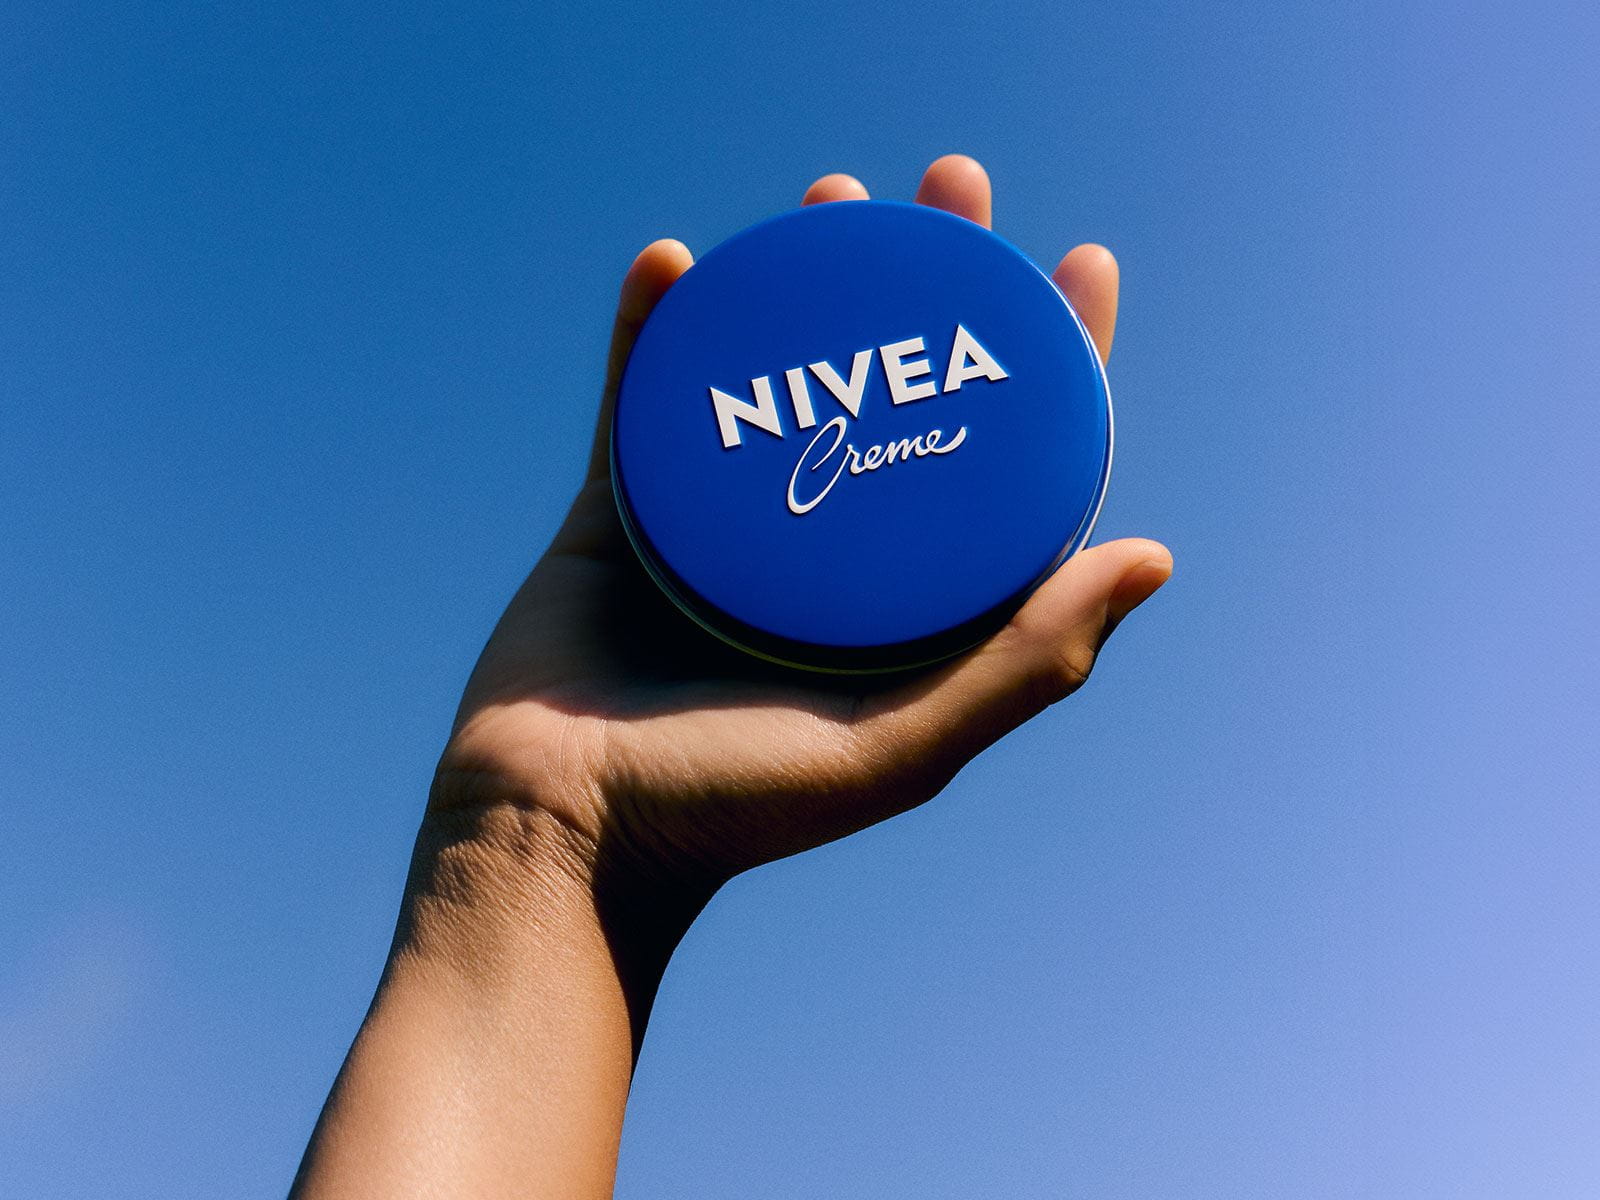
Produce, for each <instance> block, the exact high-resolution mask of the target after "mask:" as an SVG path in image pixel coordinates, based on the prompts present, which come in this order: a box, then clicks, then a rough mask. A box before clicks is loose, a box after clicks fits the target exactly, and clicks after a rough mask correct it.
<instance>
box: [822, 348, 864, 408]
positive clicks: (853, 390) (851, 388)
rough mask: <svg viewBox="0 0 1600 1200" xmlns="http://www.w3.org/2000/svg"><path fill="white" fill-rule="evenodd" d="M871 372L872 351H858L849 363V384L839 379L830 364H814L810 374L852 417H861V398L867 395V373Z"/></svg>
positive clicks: (837, 373)
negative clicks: (818, 380)
mask: <svg viewBox="0 0 1600 1200" xmlns="http://www.w3.org/2000/svg"><path fill="white" fill-rule="evenodd" d="M870 370H872V351H871V350H858V351H856V356H855V358H854V359H852V360H851V363H850V382H849V383H846V382H845V381H844V380H843V379H841V378H839V372H838V371H835V370H834V369H833V364H832V363H830V362H814V363H812V364H811V373H812V374H813V375H815V376H816V377H817V378H818V379H820V380H822V386H823V387H825V388H827V389H828V391H830V392H832V393H833V398H834V399H835V400H837V401H838V402H839V403H840V404H842V405H844V407H845V411H846V412H848V413H849V414H850V415H851V416H852V417H859V416H860V415H861V397H862V396H864V395H866V393H867V372H868V371H870Z"/></svg>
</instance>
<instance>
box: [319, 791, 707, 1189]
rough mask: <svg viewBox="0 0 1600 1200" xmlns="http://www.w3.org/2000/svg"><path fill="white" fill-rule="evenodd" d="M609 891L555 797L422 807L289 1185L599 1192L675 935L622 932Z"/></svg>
mask: <svg viewBox="0 0 1600 1200" xmlns="http://www.w3.org/2000/svg"><path fill="white" fill-rule="evenodd" d="M605 907H606V906H605V904H604V903H603V902H601V901H600V900H598V899H597V889H596V887H595V883H594V853H593V848H592V847H591V846H589V845H588V844H586V842H585V840H584V839H582V838H580V837H577V836H575V835H574V834H573V832H572V831H571V830H570V829H568V828H567V827H565V826H564V825H562V824H561V823H560V822H559V821H557V820H555V819H554V818H552V817H550V816H549V815H548V813H546V812H543V811H542V810H539V809H537V808H528V807H520V806H516V805H494V806H489V807H484V808H466V809H454V810H448V811H445V812H439V813H432V814H430V816H429V818H428V821H427V823H425V825H424V827H423V831H422V833H421V834H420V835H419V838H418V842H417V849H416V854H415V857H414V859H413V862H412V869H411V878H410V881H409V883H408V885H407V889H406V897H405V901H404V905H403V907H402V912H401V918H400V923H399V928H398V930H397V932H396V936H395V942H394V946H393V948H392V950H391V952H390V957H389V962H388V965H387V966H386V968H385V970H384V974H383V978H382V980H381V981H380V983H379V986H378V991H377V995H376V997H375V998H374V1001H373V1004H372V1008H371V1010H370V1011H369V1012H368V1014H367V1018H366V1021H365V1022H364V1023H363V1025H362V1027H361V1031H360V1033H359V1034H358V1035H357V1037H356V1041H355V1044H354V1045H353V1046H352V1048H351V1050H350V1054H349V1057H348V1058H347V1059H346V1061H345V1064H344V1068H343V1069H342V1070H341V1072H340V1074H339V1078H338V1080H337V1081H336V1082H335V1084H334V1088H333V1092H332V1094H331V1095H330V1097H329V1099H328V1103H327V1106H326V1108H325V1109H324V1111H323V1114H322V1118H321V1120H320V1121H319V1122H318V1124H317V1128H316V1131H315V1133H314V1134H313V1136H312V1139H311V1144H310V1146H309V1147H308V1149H307V1151H306V1157H305V1161H304V1163H303V1164H302V1167H301V1170H300V1174H299V1176H298V1177H297V1179H296V1182H295V1188H294V1190H293V1193H292V1194H293V1196H295V1197H300V1198H303V1200H320V1198H323V1197H335V1196H336V1197H339V1198H340V1200H350V1198H356V1200H365V1198H368V1197H371V1198H378V1197H383V1198H386V1200H387V1198H391V1197H400V1196H406V1197H410V1196H430V1197H434V1196H437V1197H453V1196H462V1197H468V1196H470V1197H474V1198H481V1200H486V1198H492V1197H497V1196H512V1195H515V1196H521V1197H527V1196H539V1197H544V1196H551V1197H555V1196H560V1197H601V1196H607V1195H609V1194H610V1191H611V1186H612V1179H613V1175H614V1172H615V1166H616V1155H617V1145H618V1139H619V1137H620V1133H621V1128H622V1116H623V1108H624V1105H625V1102H626V1099H627V1093H628V1083H629V1079H630V1076H631V1073H632V1067H633V1061H634V1053H635V1047H636V1045H637V1042H638V1039H639V1038H640V1037H641V1036H642V1034H643V1023H644V1021H645V1019H646V1018H647V1016H648V1008H649V1002H650V999H651V998H652V997H653V995H654V990H655V985H656V983H657V982H659V974H660V971H661V969H662V968H664V966H665V962H666V958H667V956H668V955H670V953H671V945H670V944H663V943H655V944H652V945H651V946H650V947H649V948H648V949H645V948H642V947H637V946H628V945H625V944H619V939H618V936H617V933H616V932H615V930H613V929H608V923H610V924H614V918H612V919H610V920H609V921H608V918H607V917H605V916H603V915H602V910H603V909H604V908H605ZM686 919H687V918H686ZM679 932H681V930H679ZM672 940H675V939H672Z"/></svg>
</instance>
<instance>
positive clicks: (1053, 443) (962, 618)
mask: <svg viewBox="0 0 1600 1200" xmlns="http://www.w3.org/2000/svg"><path fill="white" fill-rule="evenodd" d="M611 456H612V457H611V463H612V476H613V481H614V483H615V489H616V495H617V502H618V508H619V510H620V512H621V514H622V519H623V523H624V525H625V526H626V528H627V530H628V535H629V537H630V538H631V539H632V541H633V544H634V547H635V548H636V549H637V551H638V552H639V555H640V557H641V559H642V560H643V561H644V563H645V566H646V567H647V568H648V569H649V571H650V573H651V574H652V575H653V576H654V577H655V579H656V580H657V582H658V583H660V585H661V586H662V588H663V589H664V590H665V591H666V593H667V594H668V595H669V596H670V597H671V598H672V599H673V600H674V601H675V602H676V603H677V604H678V605H679V607H681V608H682V609H683V610H684V611H685V612H686V613H688V614H689V615H690V616H692V617H693V618H694V619H695V620H696V621H698V622H700V624H702V625H704V626H705V627H706V628H707V629H709V630H711V631H712V632H713V633H715V634H717V635H718V636H719V637H722V638H723V639H725V640H727V641H729V642H731V643H733V644H734V645H737V646H739V647H741V648H743V649H745V650H747V651H749V652H751V653H754V654H757V655H760V656H761V657H764V658H769V659H774V660H776V661H779V662H784V663H789V664H792V665H795V666H801V667H808V668H812V669H819V670H833V671H878V670H892V669H896V668H901V667H908V666H913V665H919V664H923V663H928V662H932V661H935V660H937V659H940V658H943V657H946V656H948V655H952V654H955V653H958V652H959V651H961V650H964V649H966V648H968V647H970V646H972V645H975V644H976V643H977V642H979V641H981V640H982V639H983V638H984V637H986V636H987V635H988V634H990V633H992V632H994V631H995V630H996V629H998V628H999V627H1000V626H1001V625H1002V624H1004V622H1005V621H1006V619H1007V618H1008V617H1009V616H1010V615H1011V613H1012V612H1014V611H1015V610H1016V608H1017V607H1018V606H1019V605H1020V604H1021V603H1022V601H1023V600H1024V599H1026V598H1027V596H1028V594H1029V593H1030V592H1032V590H1033V589H1034V588H1036V587H1037V586H1038V585H1039V584H1040V583H1042V582H1043V581H1044V580H1045V579H1046V578H1048V577H1049V575H1050V573H1051V572H1052V571H1054V570H1055V569H1056V567H1057V566H1059V565H1060V564H1061V563H1062V562H1063V561H1064V560H1065V559H1066V558H1067V556H1068V555H1070V554H1071V553H1073V552H1074V551H1075V550H1077V549H1079V548H1081V547H1082V546H1084V545H1085V544H1087V542H1088V540H1089V535H1090V533H1091V530H1092V527H1093V524H1094V518H1095V516H1096V514H1097V513H1098V511H1099V508H1100V502H1101V498H1102V497H1103V496H1104V494H1105V488H1106V482H1107V477H1108V474H1109V471H1110V466H1111V402H1110V394H1109V392H1108V390H1107V387H1106V380H1105V372H1104V371H1103V370H1102V368H1101V365H1100V358H1099V355H1098V354H1097V353H1096V352H1095V349H1094V345H1093V343H1092V342H1091V341H1090V339H1089V335H1088V332H1087V331H1086V330H1085V328H1084V326H1083V323H1082V321H1080V320H1079V319H1078V316H1077V314H1076V313H1074V312H1073V310H1072V308H1071V306H1070V305H1069V304H1068V303H1067V302H1066V300H1065V299H1064V298H1063V296H1062V295H1061V293H1060V291H1059V290H1057V288H1056V286H1055V284H1054V283H1052V282H1051V281H1050V279H1049V278H1048V277H1047V276H1045V275H1044V274H1043V273H1042V272H1040V271H1039V269H1038V268H1037V267H1035V266H1034V265H1033V263H1032V262H1030V261H1029V260H1028V259H1027V258H1026V257H1025V256H1024V255H1023V254H1022V253H1021V252H1020V251H1018V250H1017V249H1016V248H1015V247H1013V246H1012V245H1010V243H1008V242H1006V241H1004V240H1003V239H1001V238H999V237H997V236H995V235H994V234H992V233H990V232H989V231H987V230H985V229H983V228H982V227H981V226H979V225H976V224H974V223H972V222H971V221H968V220H965V219H964V218H961V217H956V216H952V215H951V214H949V213H946V212H943V211H940V210H938V209H934V208H929V207H926V206H923V205H917V204H902V203H897V202H891V201H875V200H862V201H844V202H839V203H832V204H817V205H812V206H808V207H804V208H800V209H796V210H794V211H792V212H788V213H784V214H783V215H781V216H777V217H773V218H771V219H770V220H767V221H763V222H762V223H760V224H758V225H754V226H752V227H751V228H749V229H746V230H744V231H743V232H742V233H739V234H736V235H734V236H733V237H732V238H729V239H728V240H727V241H725V242H723V243H722V244H721V245H719V246H717V247H716V248H714V249H713V250H711V251H710V252H709V253H707V254H706V255H705V256H704V257H703V258H701V259H700V260H699V262H697V263H696V264H695V265H694V266H693V267H691V268H690V269H689V270H688V272H687V273H685V274H684V275H683V276H682V277H681V278H680V279H679V280H678V281H677V282H676V283H675V284H673V286H672V288H671V289H670V290H669V291H668V292H667V294H666V295H665V296H664V297H663V298H662V300H661V302H660V303H659V304H658V305H657V306H656V308H655V310H654V312H652V313H651V315H650V317H649V319H648V320H647V321H646V322H645V324H644V327H643V329H642V330H641V331H640V333H639V337H638V340H637V341H636V342H635V344H634V347H633V350H632V353H631V354H630V356H629V359H628V363H627V367H626V368H625V370H624V372H623V376H622V382H621V386H620V391H619V393H618V397H617V404H616V412H615V416H614V419H613V424H612V440H611Z"/></svg>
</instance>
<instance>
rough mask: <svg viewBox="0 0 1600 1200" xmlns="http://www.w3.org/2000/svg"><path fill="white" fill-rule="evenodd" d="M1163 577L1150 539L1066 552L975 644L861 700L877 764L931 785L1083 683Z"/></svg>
mask: <svg viewBox="0 0 1600 1200" xmlns="http://www.w3.org/2000/svg"><path fill="white" fill-rule="evenodd" d="M1171 575H1172V555H1171V554H1170V553H1169V552H1168V551H1167V548H1166V547H1165V546H1163V545H1161V543H1159V542H1152V541H1148V540H1146V539H1144V538H1127V539H1124V540H1122V541H1116V542H1107V543H1106V544H1105V545H1102V546H1094V547H1091V548H1090V549H1087V550H1082V551H1080V552H1078V553H1077V554H1075V555H1073V556H1072V557H1071V558H1070V559H1068V560H1067V561H1066V563H1065V564H1063V565H1062V567H1061V568H1060V570H1058V571H1057V572H1056V573H1055V574H1054V575H1053V576H1051V578H1050V579H1048V580H1046V581H1045V583H1044V584H1043V585H1042V586H1041V587H1040V588H1039V590H1038V591H1036V592H1035V593H1034V594H1033V595H1032V596H1031V597H1029V599H1028V602H1027V603H1026V604H1024V605H1023V606H1022V608H1021V609H1020V610H1018V612H1017V614H1016V616H1014V617H1013V618H1012V619H1011V621H1010V623H1009V624H1008V625H1007V626H1006V627H1005V628H1004V629H1002V630H1001V631H1000V632H999V633H997V634H995V635H994V636H993V637H992V638H990V639H989V640H988V641H987V642H985V643H984V644H983V645H982V646H980V647H979V648H978V649H976V650H974V651H973V652H972V653H970V654H968V655H967V656H965V657H964V658H961V659H958V660H957V661H956V662H955V663H953V664H951V665H950V666H948V667H946V668H944V669H943V670H941V671H938V672H935V673H934V674H933V675H931V676H928V677H924V678H922V679H919V680H917V681H915V682H913V683H910V684H906V685H904V686H903V687H901V688H898V689H895V690H894V691H891V692H888V693H885V694H882V695H880V696H878V697H875V698H873V699H871V700H868V701H865V702H864V703H863V705H862V711H861V717H860V720H859V722H858V726H857V728H858V732H859V734H860V735H861V736H862V737H863V738H864V739H866V740H867V741H868V742H869V743H870V745H869V747H868V748H869V749H875V750H876V751H877V754H876V755H875V756H874V757H876V758H877V760H878V761H879V762H880V763H885V762H887V763H895V764H898V765H900V766H903V767H905V768H911V769H913V770H918V771H923V770H925V771H927V772H929V773H930V774H931V775H932V776H933V778H931V779H930V780H929V781H928V782H929V783H931V785H932V788H933V790H937V789H938V788H940V787H942V786H944V784H945V783H946V782H948V781H949V779H950V778H951V777H952V776H953V775H954V774H955V773H956V772H957V771H958V770H960V769H961V767H962V766H963V765H964V764H965V763H966V762H967V760H968V759H970V758H972V757H973V756H974V755H976V754H977V753H978V752H979V751H981V750H983V749H984V748H985V747H986V746H988V745H989V744H990V743H992V742H994V741H995V740H997V739H998V738H1000V737H1001V736H1002V735H1004V734H1005V733H1007V732H1009V731H1010V730H1012V729H1014V728H1016V727H1017V726H1018V725H1020V724H1022V723H1023V722H1024V721H1026V720H1027V719H1028V718H1029V717H1032V716H1034V715H1035V714H1037V713H1039V712H1040V711H1042V710H1043V709H1045V708H1047V707H1049V706H1050V705H1051V704H1054V703H1055V702H1056V701H1058V700H1061V699H1063V698H1064V697H1066V696H1068V695H1070V694H1071V693H1072V692H1074V691H1076V690H1077V689H1078V688H1079V687H1080V686H1082V684H1083V682H1084V681H1085V680H1086V679H1088V677H1089V672H1090V671H1091V670H1092V669H1093V667H1094V663H1095V657H1096V656H1097V655H1098V654H1099V652H1100V647H1101V646H1103V645H1104V644H1105V640H1106V638H1108V637H1109V636H1110V635H1111V631H1112V630H1113V629H1115V628H1116V626H1117V625H1118V623H1120V622H1121V621H1122V619H1123V618H1124V617H1126V616H1127V615H1128V614H1129V613H1130V612H1132V611H1133V610H1134V609H1135V608H1137V607H1138V606H1139V605H1141V604H1143V603H1144V602H1145V601H1146V600H1148V599H1149V598H1150V597H1151V596H1152V595H1154V594H1155V593H1156V591H1157V590H1158V589H1159V588H1160V587H1161V585H1162V584H1164V583H1166V581H1167V580H1168V579H1169V578H1170V577H1171Z"/></svg>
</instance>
